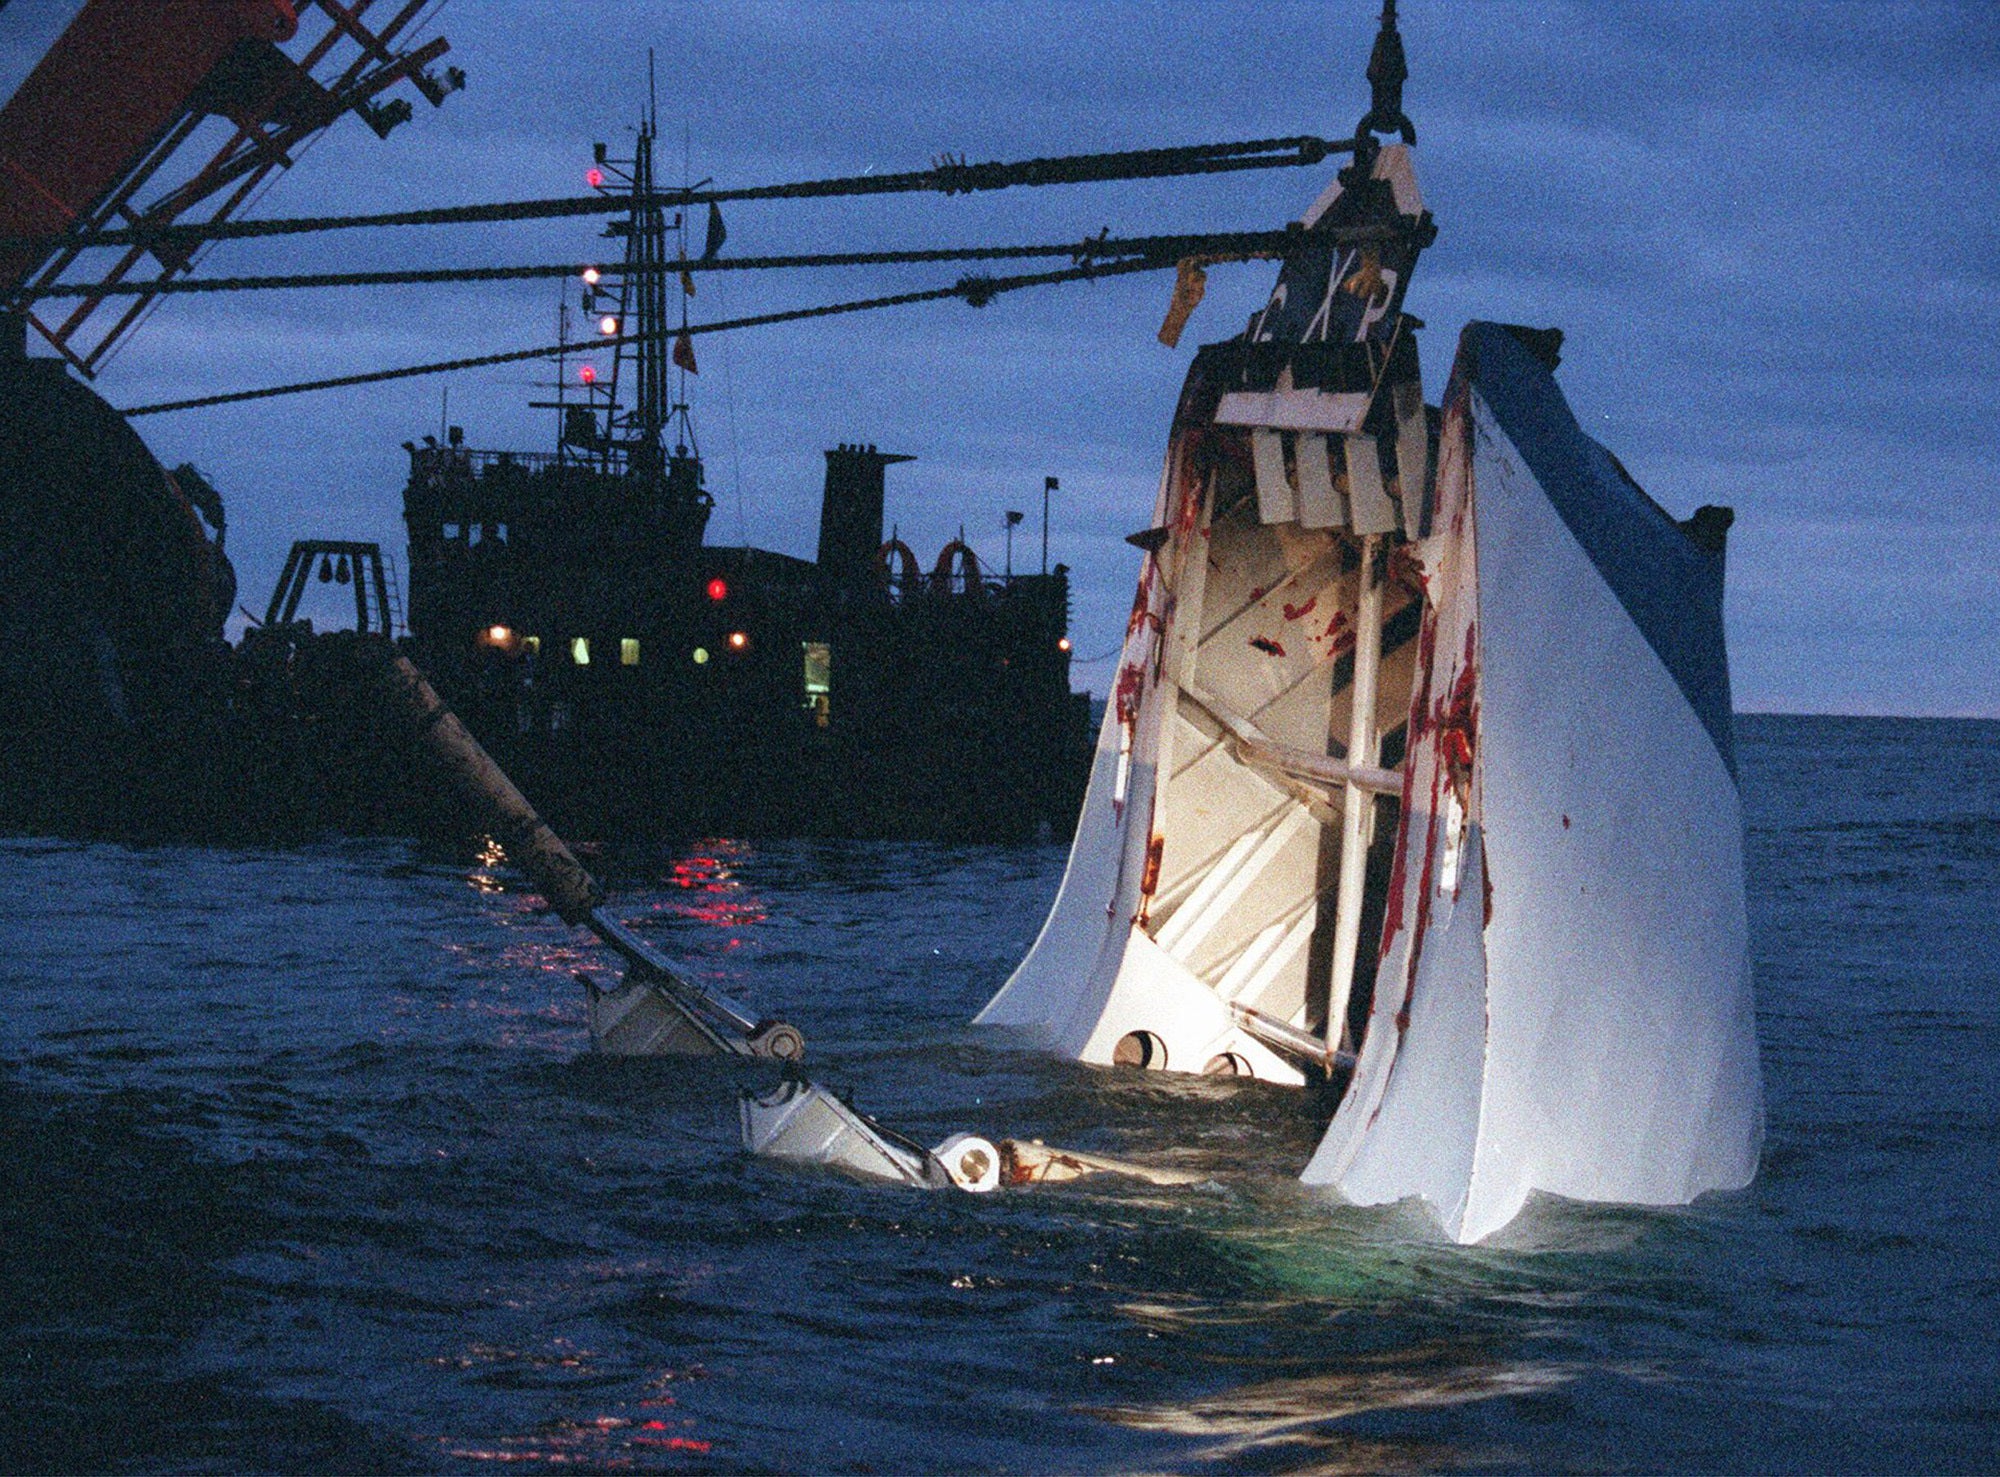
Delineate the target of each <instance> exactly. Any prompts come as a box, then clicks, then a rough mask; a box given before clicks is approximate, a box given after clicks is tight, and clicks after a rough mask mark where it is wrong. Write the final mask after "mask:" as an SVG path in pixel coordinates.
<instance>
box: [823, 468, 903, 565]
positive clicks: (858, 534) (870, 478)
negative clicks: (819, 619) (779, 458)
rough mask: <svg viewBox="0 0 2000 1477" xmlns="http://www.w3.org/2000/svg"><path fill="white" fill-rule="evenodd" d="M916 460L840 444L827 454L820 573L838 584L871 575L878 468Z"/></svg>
mask: <svg viewBox="0 0 2000 1477" xmlns="http://www.w3.org/2000/svg"><path fill="white" fill-rule="evenodd" d="M914 460H916V458H915V457H909V456H898V455H897V454H896V453H894V452H890V451H877V450H876V449H875V448H874V447H873V446H860V445H855V446H849V445H847V444H845V443H844V442H843V443H842V444H841V445H839V446H836V447H835V448H833V450H831V451H829V452H828V453H827V454H826V492H825V494H824V495H823V496H822V497H821V499H820V505H819V569H820V574H821V575H822V576H824V577H826V578H828V579H831V580H833V581H834V582H836V583H839V584H848V583H858V582H860V581H862V580H866V579H868V578H870V577H871V575H872V571H873V570H874V567H875V551H876V550H877V549H879V548H881V547H882V503H883V488H884V480H883V475H882V472H883V468H885V467H887V466H889V465H890V464H891V463H893V462H908V461H914Z"/></svg>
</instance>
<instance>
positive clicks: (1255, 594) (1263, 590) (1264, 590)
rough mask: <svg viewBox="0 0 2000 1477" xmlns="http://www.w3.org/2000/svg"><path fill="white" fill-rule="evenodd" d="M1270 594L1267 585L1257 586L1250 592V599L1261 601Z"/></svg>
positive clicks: (1269, 588)
mask: <svg viewBox="0 0 2000 1477" xmlns="http://www.w3.org/2000/svg"><path fill="white" fill-rule="evenodd" d="M1270 593H1271V587H1270V586H1269V585H1259V586H1258V587H1257V588H1256V589H1254V590H1252V591H1251V592H1250V598H1251V600H1253V601H1257V600H1262V599H1263V598H1264V597H1265V596H1266V595H1268V594H1270Z"/></svg>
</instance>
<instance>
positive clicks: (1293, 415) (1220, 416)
mask: <svg viewBox="0 0 2000 1477" xmlns="http://www.w3.org/2000/svg"><path fill="white" fill-rule="evenodd" d="M1367 414H1368V397H1367V396H1366V395H1362V394H1340V395H1335V394H1328V393H1327V392H1325V391H1323V390H1231V391H1230V392H1229V393H1228V394H1226V395H1224V396H1223V397H1222V400H1221V402H1220V403H1219V404H1218V405H1217V406H1216V409H1215V423H1216V424H1217V425H1218V426H1269V427H1271V428H1273V429H1275V430H1280V431H1330V432H1333V433H1335V434H1340V433H1343V432H1347V431H1352V430H1354V429H1356V428H1357V427H1359V426H1360V424H1361V420H1362V417H1363V416H1365V415H1367Z"/></svg>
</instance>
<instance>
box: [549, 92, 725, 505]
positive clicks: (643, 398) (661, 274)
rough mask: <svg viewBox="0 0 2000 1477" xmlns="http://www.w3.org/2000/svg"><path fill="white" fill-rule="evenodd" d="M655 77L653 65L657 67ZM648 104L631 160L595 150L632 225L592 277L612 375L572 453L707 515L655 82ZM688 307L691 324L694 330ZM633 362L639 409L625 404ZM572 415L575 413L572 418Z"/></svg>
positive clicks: (595, 317) (569, 436) (595, 326)
mask: <svg viewBox="0 0 2000 1477" xmlns="http://www.w3.org/2000/svg"><path fill="white" fill-rule="evenodd" d="M649 73H650V59H649ZM648 92H649V96H648V100H647V107H646V111H645V113H644V115H643V116H642V117H641V119H640V122H639V127H638V130H637V133H636V137H635V139H634V143H633V150H632V156H631V157H630V158H629V159H613V158H611V157H610V156H609V153H608V151H607V149H606V148H605V146H604V145H603V144H598V145H596V146H595V148H594V151H593V157H594V163H593V165H592V167H591V169H590V171H589V173H588V175H587V176H586V178H587V180H588V182H589V184H590V186H591V188H593V189H594V190H596V191H597V192H598V193H599V194H601V195H607V196H612V195H623V196H624V197H625V198H626V200H627V201H628V204H627V207H626V210H625V214H624V218H623V219H621V220H614V221H612V222H610V223H609V224H608V225H607V226H606V227H605V231H604V234H605V235H606V236H607V237H610V238H612V239H618V238H623V240H624V242H625V257H624V262H623V263H622V265H620V266H616V267H604V268H601V269H600V268H592V269H591V270H590V271H589V272H586V273H585V275H584V291H583V310H584V317H585V319H586V321H587V326H588V329H589V330H590V331H591V332H592V333H595V334H596V335H598V336H600V337H605V338H609V339H610V340H611V351H612V358H611V367H610V373H609V374H608V375H604V376H594V377H592V378H588V379H586V381H585V384H584V390H585V403H586V406H587V411H586V412H585V416H584V418H583V419H580V420H568V421H566V424H565V428H564V431H563V440H564V443H565V445H566V447H576V448H580V449H583V450H585V451H587V452H589V453H591V454H592V455H593V458H594V460H595V462H596V464H597V466H598V469H599V470H600V471H603V472H606V473H623V474H624V475H626V476H628V477H631V478H633V479H636V480H639V481H641V482H644V483H647V484H650V485H651V486H652V487H654V488H657V489H658V490H659V491H660V493H661V495H662V497H663V499H664V501H666V502H669V503H673V504H676V505H679V504H688V505H690V506H691V507H692V506H695V505H698V506H700V507H702V508H704V509H705V508H706V507H707V506H708V504H709V502H710V499H709V496H708V494H707V493H706V492H705V491H703V490H702V468H701V459H700V453H699V451H698V450H697V449H695V448H694V447H693V445H692V442H693V439H694V437H693V428H692V426H691V425H690V424H689V423H688V415H687V407H686V406H685V405H684V404H680V403H677V402H676V400H675V397H674V393H673V379H672V376H673V370H674V363H673V356H672V347H673V341H674V334H675V332H676V327H677V326H676V325H675V324H674V323H673V322H672V321H671V320H670V319H669V316H668V310H667V300H668V298H667V295H668V284H669V282H671V281H674V280H676V279H675V278H674V276H673V274H672V273H671V272H670V270H669V260H670V259H669V255H668V236H669V233H673V232H678V231H680V230H681V229H682V218H681V215H680V213H679V212H678V211H675V212H672V213H671V214H670V213H669V212H668V210H667V208H666V207H665V205H664V204H663V203H662V201H663V199H664V198H665V197H664V196H663V194H662V192H661V190H660V189H659V188H658V181H657V176H656V173H655V167H654V159H653V149H654V144H655V142H656V141H657V139H658V137H659V104H658V100H657V97H656V96H654V95H651V94H652V89H651V78H650V75H649V78H648ZM685 321H686V320H685V305H683V316H682V323H681V324H680V325H678V326H679V327H680V328H683V329H684V328H685ZM628 354H629V356H630V358H631V366H630V388H631V392H632V396H631V399H632V403H631V405H630V407H629V408H627V407H626V405H625V401H624V397H623V395H622V394H621V391H622V389H623V388H624V387H625V382H626V379H627V367H626V358H627V356H628ZM565 414H566V415H567V414H568V413H567V412H566V413H565ZM676 421H678V422H679V425H678V427H677V430H678V439H677V442H676V444H675V447H674V449H673V452H672V453H671V454H669V453H668V451H667V448H666V437H667V429H668V427H669V426H670V425H673V424H674V423H675V422H676Z"/></svg>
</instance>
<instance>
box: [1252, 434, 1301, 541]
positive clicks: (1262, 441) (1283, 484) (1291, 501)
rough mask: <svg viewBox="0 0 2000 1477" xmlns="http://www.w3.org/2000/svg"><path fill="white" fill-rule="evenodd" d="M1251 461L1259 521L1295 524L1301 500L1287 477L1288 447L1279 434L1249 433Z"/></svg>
mask: <svg viewBox="0 0 2000 1477" xmlns="http://www.w3.org/2000/svg"><path fill="white" fill-rule="evenodd" d="M1250 460H1251V462H1252V463H1253V464H1254V465H1255V466H1256V468H1257V521H1258V522H1260V523H1296V522H1297V521H1298V517H1299V505H1298V498H1297V496H1296V494H1294V493H1293V491H1292V484H1291V480H1290V479H1289V478H1287V477H1286V476H1285V445H1284V442H1283V440H1282V439H1281V438H1280V437H1279V435H1278V433H1277V432H1276V431H1263V430H1258V431H1252V432H1251V433H1250Z"/></svg>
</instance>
